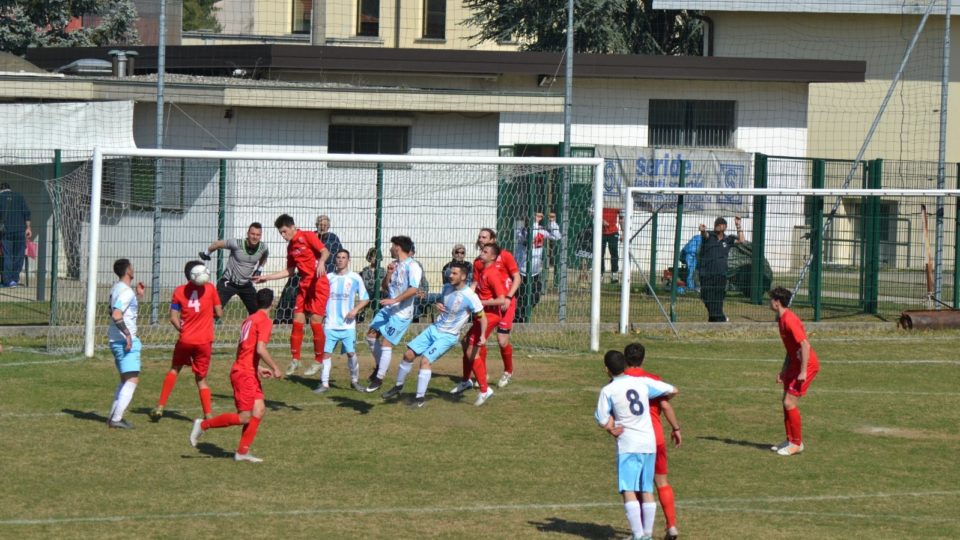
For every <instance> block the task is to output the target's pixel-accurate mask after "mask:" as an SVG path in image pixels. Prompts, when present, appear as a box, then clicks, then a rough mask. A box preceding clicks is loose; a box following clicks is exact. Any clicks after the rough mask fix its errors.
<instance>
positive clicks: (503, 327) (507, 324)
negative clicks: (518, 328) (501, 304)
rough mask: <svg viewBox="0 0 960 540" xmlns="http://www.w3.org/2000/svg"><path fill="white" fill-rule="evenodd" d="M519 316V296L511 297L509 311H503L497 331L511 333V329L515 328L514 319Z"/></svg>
mask: <svg viewBox="0 0 960 540" xmlns="http://www.w3.org/2000/svg"><path fill="white" fill-rule="evenodd" d="M516 316H517V297H516V296H514V297H513V298H511V299H510V304H509V305H507V311H505V312H504V313H503V316H502V317H501V318H500V324H498V325H497V333H499V334H509V333H510V330H513V319H514V317H516Z"/></svg>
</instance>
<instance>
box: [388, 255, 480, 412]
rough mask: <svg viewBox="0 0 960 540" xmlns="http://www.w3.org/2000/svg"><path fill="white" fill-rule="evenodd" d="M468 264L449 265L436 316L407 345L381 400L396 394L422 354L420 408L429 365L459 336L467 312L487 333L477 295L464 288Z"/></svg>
mask: <svg viewBox="0 0 960 540" xmlns="http://www.w3.org/2000/svg"><path fill="white" fill-rule="evenodd" d="M469 272H470V267H469V266H468V265H467V263H465V262H462V261H461V262H455V263H453V264H452V265H451V268H450V282H449V283H447V284H446V285H444V286H443V292H442V293H441V295H440V302H438V303H437V311H439V312H440V315H439V316H438V317H437V320H436V321H434V323H433V324H431V325H430V326H429V327H427V329H426V330H424V331H423V332H421V333H420V335H418V336H417V337H415V338H414V339H413V341H411V342H410V343H408V344H407V352H405V353H404V355H403V360H402V361H401V362H400V368H399V369H398V370H397V385H396V386H394V387H393V388H391V389H390V390H387V391H386V392H384V393H383V399H393V398H395V397H397V396H399V395H400V392H401V391H402V390H403V383H404V381H406V379H407V375H408V374H409V373H410V371H411V370H412V369H413V361H414V360H416V359H417V357H418V356H422V360H421V361H420V374H419V375H418V376H417V394H416V396H415V399H416V403H417V407H423V405H424V403H425V402H426V394H427V387H428V386H429V385H430V377H431V376H432V375H433V370H432V367H431V366H432V365H433V363H434V362H436V361H437V360H438V359H439V358H440V357H441V356H443V355H444V354H446V352H447V351H449V350H450V349H451V348H452V347H453V346H455V345H456V344H457V341H459V339H460V330H462V329H463V327H464V325H465V324H467V321H469V320H470V317H471V315H476V316H477V321H478V322H479V324H480V329H481V332H480V333H481V334H482V335H486V334H487V331H486V330H487V324H488V323H487V319H486V317H485V316H484V311H483V304H482V303H481V302H480V298H479V297H477V294H476V293H474V292H473V290H471V289H470V287H467V276H468V275H470V273H469Z"/></svg>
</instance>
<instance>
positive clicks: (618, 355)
mask: <svg viewBox="0 0 960 540" xmlns="http://www.w3.org/2000/svg"><path fill="white" fill-rule="evenodd" d="M603 365H605V366H607V370H608V371H610V374H611V375H620V374H621V373H623V370H624V369H626V361H625V360H624V358H623V353H622V352H620V351H607V354H605V355H603Z"/></svg>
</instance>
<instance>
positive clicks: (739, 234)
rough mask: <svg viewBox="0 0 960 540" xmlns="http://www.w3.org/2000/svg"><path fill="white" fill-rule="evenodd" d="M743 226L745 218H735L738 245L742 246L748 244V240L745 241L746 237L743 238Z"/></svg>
mask: <svg viewBox="0 0 960 540" xmlns="http://www.w3.org/2000/svg"><path fill="white" fill-rule="evenodd" d="M742 224H743V218H741V217H740V216H734V217H733V225H734V226H735V227H736V228H737V243H738V244H742V243H744V242H746V239H745V238H744V236H743V228H742Z"/></svg>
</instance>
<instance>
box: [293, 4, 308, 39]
mask: <svg viewBox="0 0 960 540" xmlns="http://www.w3.org/2000/svg"><path fill="white" fill-rule="evenodd" d="M312 13H313V0H293V28H291V29H290V30H291V32H293V33H294V34H309V33H310V18H311V14H312Z"/></svg>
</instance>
